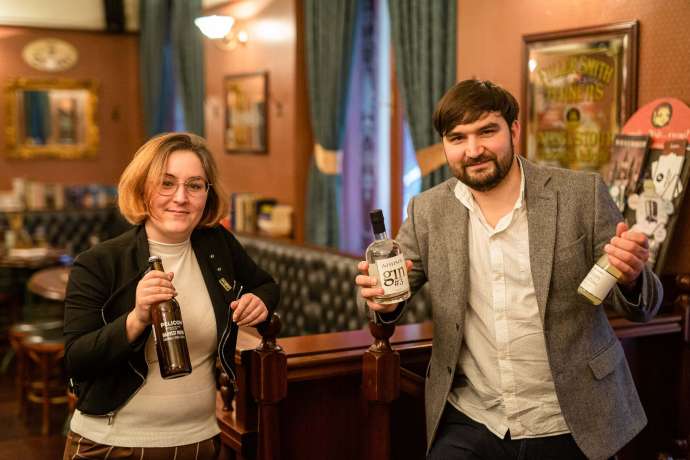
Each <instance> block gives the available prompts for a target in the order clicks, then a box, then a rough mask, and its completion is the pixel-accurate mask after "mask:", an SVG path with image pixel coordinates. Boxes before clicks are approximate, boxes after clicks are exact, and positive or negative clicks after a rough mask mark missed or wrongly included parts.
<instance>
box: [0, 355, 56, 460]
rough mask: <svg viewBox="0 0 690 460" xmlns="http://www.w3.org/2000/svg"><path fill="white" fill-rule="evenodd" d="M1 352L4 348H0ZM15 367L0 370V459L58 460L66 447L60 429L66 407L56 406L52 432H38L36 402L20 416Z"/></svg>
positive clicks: (39, 429)
mask: <svg viewBox="0 0 690 460" xmlns="http://www.w3.org/2000/svg"><path fill="white" fill-rule="evenodd" d="M2 352H3V353H4V350H2ZM13 376H14V368H13V367H10V368H9V370H8V372H7V373H6V374H0V460H59V459H61V458H62V451H63V449H64V447H65V438H64V437H63V436H62V429H63V426H64V422H65V417H66V415H67V411H66V409H64V408H63V407H61V406H55V407H54V410H53V414H52V417H51V418H52V420H51V433H52V434H51V435H49V436H41V413H40V408H39V406H37V405H35V404H31V405H30V409H29V413H28V415H27V417H26V420H20V419H19V417H18V414H19V404H18V401H17V400H16V395H15V388H14V377H13Z"/></svg>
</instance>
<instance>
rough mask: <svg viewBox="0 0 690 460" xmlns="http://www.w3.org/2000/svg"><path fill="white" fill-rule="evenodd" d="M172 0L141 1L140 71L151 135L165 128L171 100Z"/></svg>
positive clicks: (143, 99) (144, 109)
mask: <svg viewBox="0 0 690 460" xmlns="http://www.w3.org/2000/svg"><path fill="white" fill-rule="evenodd" d="M169 16H170V15H169V11H168V0H146V1H142V2H139V22H140V31H139V73H140V78H141V98H142V104H143V112H144V124H145V127H146V132H147V134H148V135H149V136H153V135H154V134H157V133H160V132H163V131H165V119H166V112H167V111H168V109H167V107H168V106H169V99H168V98H167V97H165V93H166V85H165V82H166V79H164V76H165V74H166V72H164V65H165V58H164V54H163V50H164V48H165V44H166V41H167V33H168V18H169Z"/></svg>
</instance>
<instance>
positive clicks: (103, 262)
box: [65, 225, 280, 415]
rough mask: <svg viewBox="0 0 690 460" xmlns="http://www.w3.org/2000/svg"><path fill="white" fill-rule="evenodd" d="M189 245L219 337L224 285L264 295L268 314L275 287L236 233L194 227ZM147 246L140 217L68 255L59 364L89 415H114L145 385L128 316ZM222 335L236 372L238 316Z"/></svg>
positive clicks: (228, 297) (139, 347) (226, 297)
mask: <svg viewBox="0 0 690 460" xmlns="http://www.w3.org/2000/svg"><path fill="white" fill-rule="evenodd" d="M191 242H192V248H193V249H194V253H195V255H196V258H197V261H198V262H199V267H200V269H201V273H202V275H203V278H204V282H205V284H206V288H207V289H208V293H209V296H210V298H211V302H212V303H213V310H214V312H215V316H216V329H217V331H216V333H217V335H216V336H217V337H218V339H219V340H220V338H221V337H222V335H223V332H224V331H225V328H226V326H227V325H228V322H229V318H230V315H229V303H230V302H231V301H232V300H234V297H233V293H232V292H231V291H230V290H229V286H230V285H232V284H233V283H234V282H235V281H237V282H238V283H240V284H241V285H242V286H243V288H244V291H243V292H251V293H253V294H255V295H257V296H258V297H260V298H261V300H263V302H264V303H265V304H266V307H267V308H268V310H269V316H268V317H269V318H270V317H271V314H272V313H273V311H274V310H275V308H276V306H277V305H278V301H279V298H280V290H279V287H278V285H277V284H276V282H275V281H274V280H273V278H272V277H271V276H270V275H269V274H268V273H266V272H265V271H264V270H262V269H261V268H259V267H258V266H257V265H256V264H255V263H254V261H253V260H252V259H251V258H250V257H249V256H248V255H247V253H246V252H245V250H244V249H243V248H242V246H241V245H240V243H239V242H238V241H237V240H236V239H235V237H234V236H233V235H232V234H230V233H229V232H228V231H227V230H225V229H224V228H223V227H220V226H216V227H212V228H200V229H196V230H194V232H193V233H192V236H191ZM148 257H149V246H148V240H147V237H146V231H145V228H144V226H143V225H140V226H137V227H135V228H133V229H131V230H129V231H127V232H126V233H123V234H122V235H120V236H118V237H116V238H113V239H112V240H108V241H105V242H103V243H102V244H99V245H97V246H95V247H94V248H92V249H90V250H88V251H86V252H84V253H82V254H80V255H79V257H77V259H76V261H75V262H74V267H73V269H72V272H71V273H70V279H69V283H68V285H67V296H66V298H65V336H66V339H67V342H66V345H65V367H66V369H67V373H68V375H69V377H70V381H71V383H72V384H73V387H74V388H75V389H76V391H77V395H78V397H79V400H78V403H77V408H78V409H79V410H80V411H81V412H83V413H85V414H89V415H112V414H114V412H115V411H117V410H118V409H119V408H120V407H122V406H123V405H124V404H125V403H126V402H127V401H128V400H129V399H130V398H131V397H132V396H133V395H134V394H135V393H136V391H137V390H138V389H139V388H140V387H141V386H142V385H143V383H144V381H145V379H146V374H147V372H148V366H147V364H146V358H145V355H144V354H145V350H144V345H145V343H146V340H147V339H148V337H149V334H150V333H151V327H150V326H149V327H148V328H147V329H146V331H145V332H144V333H143V334H142V335H141V336H140V337H139V338H138V339H137V340H136V341H135V342H134V343H132V344H130V343H129V342H128V341H127V335H126V326H125V324H126V318H127V315H128V313H129V312H130V311H131V310H132V309H133V308H134V304H135V297H136V288H137V284H138V283H139V280H140V279H141V278H142V276H143V275H144V273H145V272H146V270H147V269H148ZM228 332H229V336H228V340H227V341H226V342H225V343H224V346H223V347H222V349H219V350H218V351H219V353H220V354H221V355H223V356H222V358H224V359H221V362H224V363H225V365H224V368H225V371H226V372H227V373H228V375H229V376H230V377H231V378H233V377H234V368H228V366H234V353H235V345H236V342H237V324H236V323H234V322H231V323H230V329H229V331H228Z"/></svg>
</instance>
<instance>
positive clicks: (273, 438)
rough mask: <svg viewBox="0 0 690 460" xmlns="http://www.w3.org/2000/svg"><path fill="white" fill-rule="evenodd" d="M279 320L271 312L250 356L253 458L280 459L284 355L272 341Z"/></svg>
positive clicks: (285, 373) (285, 379) (258, 459)
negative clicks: (255, 412)
mask: <svg viewBox="0 0 690 460" xmlns="http://www.w3.org/2000/svg"><path fill="white" fill-rule="evenodd" d="M280 328H281V322H280V317H279V316H278V315H277V314H275V313H274V314H273V317H272V318H271V322H270V323H269V324H268V326H267V327H265V328H263V329H261V330H260V331H259V332H260V334H261V336H262V340H261V344H260V345H259V347H258V348H257V349H256V350H254V352H253V354H252V358H251V362H252V363H251V373H252V374H251V389H252V395H253V396H254V399H255V400H256V402H257V404H258V405H259V421H258V425H259V440H258V455H257V460H280V410H279V407H278V403H280V402H281V401H282V400H283V399H285V396H287V358H286V356H285V353H284V352H283V349H282V348H280V346H279V345H278V344H277V343H276V337H277V336H278V334H279V333H280Z"/></svg>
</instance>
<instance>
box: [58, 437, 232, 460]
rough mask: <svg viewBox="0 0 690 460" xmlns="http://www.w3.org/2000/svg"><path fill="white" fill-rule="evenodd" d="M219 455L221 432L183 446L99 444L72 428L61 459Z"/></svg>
mask: <svg viewBox="0 0 690 460" xmlns="http://www.w3.org/2000/svg"><path fill="white" fill-rule="evenodd" d="M219 454H220V435H217V436H214V437H212V438H209V439H206V440H205V441H200V442H196V443H194V444H186V445H184V446H174V447H119V446H108V445H105V444H99V443H97V442H94V441H91V440H90V439H87V438H85V437H83V436H81V435H78V434H76V433H74V432H72V431H70V432H69V433H67V442H66V443H65V453H64V455H63V457H62V460H80V459H82V460H84V459H103V460H106V459H108V460H109V459H118V460H120V459H127V460H130V459H131V460H216V459H218V456H219Z"/></svg>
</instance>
